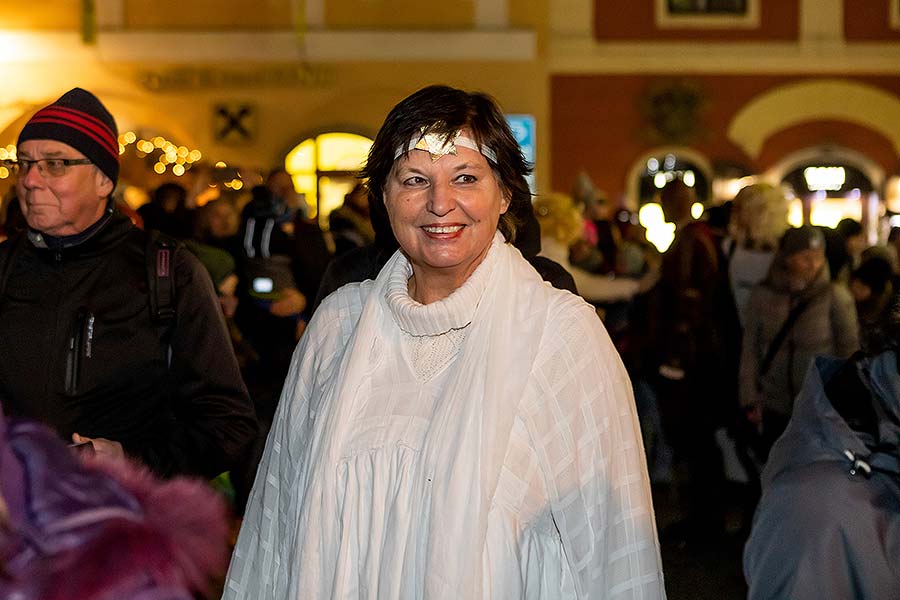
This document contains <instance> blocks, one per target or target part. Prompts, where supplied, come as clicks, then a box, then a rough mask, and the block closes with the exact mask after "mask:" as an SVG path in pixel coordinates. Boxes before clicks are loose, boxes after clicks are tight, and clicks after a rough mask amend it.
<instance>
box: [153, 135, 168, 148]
mask: <svg viewBox="0 0 900 600" xmlns="http://www.w3.org/2000/svg"><path fill="white" fill-rule="evenodd" d="M153 145H154V146H156V147H157V148H162V147H163V146H165V145H166V138H164V137H163V136H161V135H158V136H156V137H155V138H153Z"/></svg>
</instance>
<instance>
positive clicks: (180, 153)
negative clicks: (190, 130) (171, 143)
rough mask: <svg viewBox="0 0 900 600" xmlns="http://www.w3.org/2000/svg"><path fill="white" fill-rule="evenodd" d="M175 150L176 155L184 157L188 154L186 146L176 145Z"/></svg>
mask: <svg viewBox="0 0 900 600" xmlns="http://www.w3.org/2000/svg"><path fill="white" fill-rule="evenodd" d="M176 151H177V152H178V156H180V157H181V158H184V157H185V156H187V155H188V149H187V146H178V149H177V150H176Z"/></svg>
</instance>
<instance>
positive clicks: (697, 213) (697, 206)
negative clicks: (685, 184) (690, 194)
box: [691, 202, 703, 219]
mask: <svg viewBox="0 0 900 600" xmlns="http://www.w3.org/2000/svg"><path fill="white" fill-rule="evenodd" d="M691 216H692V217H694V218H695V219H699V218H700V217H702V216H703V205H702V204H701V203H699V202H694V203H693V204H691Z"/></svg>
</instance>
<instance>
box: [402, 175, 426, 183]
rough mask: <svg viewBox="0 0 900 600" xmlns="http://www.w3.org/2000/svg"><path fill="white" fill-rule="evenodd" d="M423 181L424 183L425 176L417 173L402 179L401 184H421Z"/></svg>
mask: <svg viewBox="0 0 900 600" xmlns="http://www.w3.org/2000/svg"><path fill="white" fill-rule="evenodd" d="M424 183H426V181H425V178H424V177H420V176H418V175H413V176H412V177H407V178H406V179H404V180H403V185H423V184H424Z"/></svg>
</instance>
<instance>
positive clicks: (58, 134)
mask: <svg viewBox="0 0 900 600" xmlns="http://www.w3.org/2000/svg"><path fill="white" fill-rule="evenodd" d="M117 137H118V132H117V128H116V121H115V119H113V117H112V115H111V114H109V111H107V110H106V107H105V106H103V104H102V103H101V102H100V100H98V99H97V97H96V96H94V95H93V94H91V93H90V92H87V91H85V90H83V89H81V88H75V89H73V90H71V91H69V92H67V93H66V94H64V95H63V96H62V97H60V98H59V99H58V100H57V101H56V102H54V103H53V104H50V105H49V106H46V107H44V108H42V109H41V110H39V111H38V112H37V113H35V115H34V116H33V117H31V119H29V121H28V123H26V124H25V127H24V128H23V129H22V133H21V134H20V135H19V141H18V149H17V153H18V158H19V160H18V161H17V162H18V168H19V178H18V185H17V192H18V196H19V204H20V206H21V208H22V214H23V216H24V217H25V220H26V221H27V222H28V226H29V227H30V228H31V229H32V230H34V231H37V232H41V233H43V234H46V235H51V236H67V235H74V234H79V233H81V232H82V231H84V230H85V229H87V228H88V226H90V225H93V224H94V223H96V222H97V221H99V220H100V217H102V216H103V213H104V211H105V210H106V208H107V200H108V198H109V196H110V195H111V194H112V191H113V188H114V187H115V185H116V181H117V180H118V178H119V143H118V140H117ZM48 160H49V162H48ZM60 161H62V162H60ZM57 168H59V170H58V171H57V170H56V169H57ZM51 169H52V170H53V171H55V172H57V173H59V175H58V176H55V175H54V173H53V172H51ZM47 175H49V177H48V176H47Z"/></svg>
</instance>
